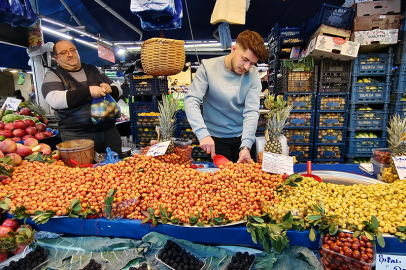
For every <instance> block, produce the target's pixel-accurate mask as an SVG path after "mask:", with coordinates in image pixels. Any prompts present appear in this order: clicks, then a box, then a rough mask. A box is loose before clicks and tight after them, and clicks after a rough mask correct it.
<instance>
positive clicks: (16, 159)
mask: <svg viewBox="0 0 406 270" xmlns="http://www.w3.org/2000/svg"><path fill="white" fill-rule="evenodd" d="M7 156H10V157H11V159H12V160H13V164H14V165H15V166H18V165H20V164H21V161H23V159H22V158H21V156H20V155H18V154H16V153H11V154H7Z"/></svg>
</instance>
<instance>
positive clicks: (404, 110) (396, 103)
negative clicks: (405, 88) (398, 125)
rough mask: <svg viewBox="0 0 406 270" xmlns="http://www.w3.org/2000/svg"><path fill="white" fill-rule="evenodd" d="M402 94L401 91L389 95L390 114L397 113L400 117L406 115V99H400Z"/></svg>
mask: <svg viewBox="0 0 406 270" xmlns="http://www.w3.org/2000/svg"><path fill="white" fill-rule="evenodd" d="M402 95H403V93H395V95H392V96H391V103H390V107H389V113H390V114H398V115H399V116H400V117H405V116H406V101H401V96H402ZM405 95H406V94H405Z"/></svg>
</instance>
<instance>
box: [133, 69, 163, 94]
mask: <svg viewBox="0 0 406 270" xmlns="http://www.w3.org/2000/svg"><path fill="white" fill-rule="evenodd" d="M166 93H168V79H166V78H165V79H161V78H158V77H156V76H151V75H143V76H136V74H134V75H133V76H132V77H131V80H130V95H162V94H166Z"/></svg>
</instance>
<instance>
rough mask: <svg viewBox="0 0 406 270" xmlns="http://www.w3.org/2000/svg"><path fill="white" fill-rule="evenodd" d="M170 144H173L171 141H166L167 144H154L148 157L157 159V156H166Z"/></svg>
mask: <svg viewBox="0 0 406 270" xmlns="http://www.w3.org/2000/svg"><path fill="white" fill-rule="evenodd" d="M170 143H171V141H166V142H161V143H157V144H154V145H153V146H151V148H150V149H149V151H148V153H147V156H153V157H157V156H162V155H165V153H166V150H167V149H168V146H169V144H170Z"/></svg>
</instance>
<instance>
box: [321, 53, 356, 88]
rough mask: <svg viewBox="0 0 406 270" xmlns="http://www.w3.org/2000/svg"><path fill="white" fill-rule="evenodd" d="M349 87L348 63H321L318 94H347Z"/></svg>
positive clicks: (349, 72) (326, 61)
mask: <svg viewBox="0 0 406 270" xmlns="http://www.w3.org/2000/svg"><path fill="white" fill-rule="evenodd" d="M350 85H351V62H350V61H329V60H323V61H322V62H321V67H320V84H319V92H322V93H323V92H348V91H349V90H350Z"/></svg>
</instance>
